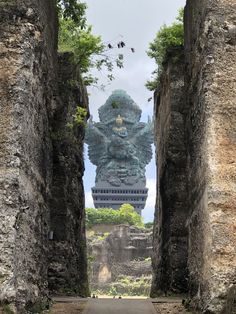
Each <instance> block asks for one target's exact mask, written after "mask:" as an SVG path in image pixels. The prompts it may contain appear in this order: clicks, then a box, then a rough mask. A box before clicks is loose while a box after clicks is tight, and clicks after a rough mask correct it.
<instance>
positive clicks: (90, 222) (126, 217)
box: [86, 204, 144, 228]
mask: <svg viewBox="0 0 236 314" xmlns="http://www.w3.org/2000/svg"><path fill="white" fill-rule="evenodd" d="M97 224H111V225H120V224H128V225H134V226H138V227H143V225H144V224H143V221H142V217H141V216H140V215H139V214H138V213H136V211H135V210H134V208H133V206H131V205H130V204H123V205H122V206H121V207H120V209H119V210H115V209H112V208H100V209H95V208H86V225H87V227H88V228H91V227H92V226H94V225H97Z"/></svg>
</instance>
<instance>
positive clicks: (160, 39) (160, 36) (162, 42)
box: [146, 9, 184, 90]
mask: <svg viewBox="0 0 236 314" xmlns="http://www.w3.org/2000/svg"><path fill="white" fill-rule="evenodd" d="M183 13H184V10H183V9H180V10H179V14H178V16H177V18H176V20H175V22H174V23H172V24H171V25H170V26H167V25H163V26H162V27H161V28H160V30H159V31H158V32H157V34H156V37H155V38H154V40H153V42H151V43H150V44H149V49H148V51H147V55H148V56H149V57H150V58H153V59H154V60H155V61H156V64H157V66H158V69H156V70H155V71H154V72H153V73H152V74H153V77H152V79H151V80H149V81H147V83H146V87H147V88H148V89H149V90H154V89H156V88H157V85H158V82H159V77H160V73H161V71H162V68H163V64H164V63H165V62H166V60H167V57H168V51H169V50H170V49H173V48H179V47H182V46H183V44H184V26H183Z"/></svg>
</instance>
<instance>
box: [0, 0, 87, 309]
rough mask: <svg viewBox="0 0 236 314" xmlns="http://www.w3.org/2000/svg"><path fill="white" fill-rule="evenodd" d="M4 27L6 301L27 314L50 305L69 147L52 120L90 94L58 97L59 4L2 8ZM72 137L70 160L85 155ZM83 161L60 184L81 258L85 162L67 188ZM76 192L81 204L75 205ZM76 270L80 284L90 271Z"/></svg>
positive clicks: (0, 203)
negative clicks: (62, 159)
mask: <svg viewBox="0 0 236 314" xmlns="http://www.w3.org/2000/svg"><path fill="white" fill-rule="evenodd" d="M0 24H1V25H0V99H1V103H0V301H1V302H10V303H11V304H12V309H13V311H14V312H17V313H25V311H27V310H29V309H30V308H32V307H33V305H35V304H37V303H45V302H47V298H48V264H49V234H50V231H51V229H52V226H51V225H50V218H51V217H52V216H53V213H54V212H55V207H54V208H53V211H52V213H51V214H50V204H51V203H52V198H53V197H56V196H57V195H56V193H55V189H54V187H55V184H56V183H55V182H53V180H56V174H55V169H57V166H56V165H55V163H56V161H57V157H58V155H63V153H64V147H57V145H56V144H55V143H56V141H54V140H53V138H54V137H53V135H54V133H53V132H54V131H55V130H57V123H56V122H55V121H54V119H63V118H64V117H60V108H62V104H63V102H64V101H65V98H66V97H70V98H71V99H70V105H68V109H67V110H68V112H69V110H71V111H72V108H75V106H76V105H78V102H79V101H80V98H81V97H82V96H81V95H82V93H84V92H83V88H82V87H81V90H80V92H79V93H80V97H79V98H77V96H78V92H77V91H76V92H75V91H69V90H65V91H66V93H68V94H69V95H68V96H65V95H64V96H63V90H60V93H59V90H58V85H57V74H58V71H57V70H58V57H57V51H56V48H57V29H58V28H57V17H56V11H55V6H54V1H48V0H40V1H36V0H24V1H21V0H17V1H16V0H12V1H0ZM60 69H62V67H61V68H60ZM63 97H64V98H63ZM60 98H61V99H60ZM67 104H68V102H66V103H64V106H67ZM84 105H85V106H86V105H87V100H86V101H85V103H84ZM65 111H66V109H65ZM65 111H63V110H62V112H61V114H62V115H63V114H64V113H65ZM67 114H69V113H67ZM59 124H60V122H58V125H59ZM74 132H75V133H74V134H73V136H71V139H70V140H71V142H72V147H71V148H70V150H68V151H67V153H69V152H71V151H72V152H73V153H74V152H75V150H76V149H77V148H78V149H80V150H81V151H80V153H78V154H79V156H81V154H82V135H80V136H79V140H78V143H75V136H77V135H78V134H83V132H82V133H80V130H79V129H76V127H75V128H74ZM68 141H69V140H68ZM67 145H68V143H67ZM73 145H74V146H73ZM60 150H61V151H62V152H61V151H60ZM65 150H66V148H65ZM77 157H78V156H77V155H76V154H74V155H73V157H71V158H69V159H68V160H67V163H68V165H67V168H66V169H65V170H66V171H69V174H68V179H67V180H65V181H64V182H63V181H62V182H61V189H63V186H64V188H65V190H66V193H67V194H68V195H69V194H70V195H71V199H70V200H68V201H67V203H66V202H65V204H66V206H68V207H69V205H68V204H69V202H70V208H69V209H68V215H70V217H71V218H70V220H69V222H68V228H67V229H66V231H65V232H69V228H70V227H72V225H73V228H72V229H70V233H71V234H72V236H71V234H70V235H69V234H66V238H67V239H68V238H69V237H71V238H72V240H71V242H70V250H71V247H72V246H73V245H74V248H73V249H74V250H75V251H76V250H77V249H78V241H79V240H81V239H82V241H81V243H84V242H83V239H84V220H83V215H84V214H83V197H84V196H83V189H82V173H83V164H82V161H81V160H78V162H79V165H78V166H76V167H75V174H76V178H75V179H74V180H71V181H70V184H68V181H69V180H70V179H71V171H72V170H71V169H72V168H73V167H74V164H75V160H77V159H76V158H77ZM53 163H54V165H53ZM70 163H71V164H70ZM58 171H62V170H61V169H60V170H58ZM53 173H54V176H53ZM75 191H78V193H79V195H80V197H79V200H75V199H74V198H75ZM49 201H50V202H49ZM75 207H76V210H75ZM50 216H51V217H50ZM74 224H75V225H76V227H74ZM52 225H53V220H52ZM75 228H76V230H77V235H76V240H74V238H73V234H74V233H75ZM51 243H52V242H51ZM54 243H55V242H54ZM51 249H52V248H51V247H50V250H51ZM79 249H80V251H79V252H80V253H79V254H81V260H84V257H83V254H85V247H84V246H80V245H79ZM66 250H67V251H68V250H69V249H66ZM62 252H63V254H64V253H66V252H65V251H62ZM58 253H60V252H59V251H58ZM77 255H78V254H77ZM62 258H63V257H62ZM67 267H68V266H67ZM76 267H77V268H76V270H75V271H74V272H71V271H70V270H69V267H68V272H70V274H71V275H72V273H73V275H74V274H75V273H77V278H78V277H79V276H78V272H82V273H83V272H84V267H85V268H86V266H85V264H83V266H81V269H80V268H79V267H78V265H76ZM71 268H72V266H70V269H71ZM79 278H80V279H81V285H82V284H83V283H84V284H86V276H85V277H79ZM78 292H79V291H78Z"/></svg>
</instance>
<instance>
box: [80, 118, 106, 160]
mask: <svg viewBox="0 0 236 314" xmlns="http://www.w3.org/2000/svg"><path fill="white" fill-rule="evenodd" d="M85 143H86V144H88V155H89V159H90V161H91V162H92V163H93V164H94V165H96V166H98V165H99V164H101V161H102V160H104V159H106V157H107V146H108V143H109V141H108V139H107V137H106V135H105V134H104V133H103V126H102V125H99V123H94V122H89V123H88V124H87V128H86V131H85Z"/></svg>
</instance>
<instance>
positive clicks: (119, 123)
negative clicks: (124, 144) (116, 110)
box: [116, 115, 123, 126]
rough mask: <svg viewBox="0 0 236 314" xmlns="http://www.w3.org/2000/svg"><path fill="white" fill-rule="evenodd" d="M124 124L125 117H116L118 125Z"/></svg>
mask: <svg viewBox="0 0 236 314" xmlns="http://www.w3.org/2000/svg"><path fill="white" fill-rule="evenodd" d="M122 124H123V119H122V118H121V116H120V115H118V117H117V118H116V125H117V126H122Z"/></svg>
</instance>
